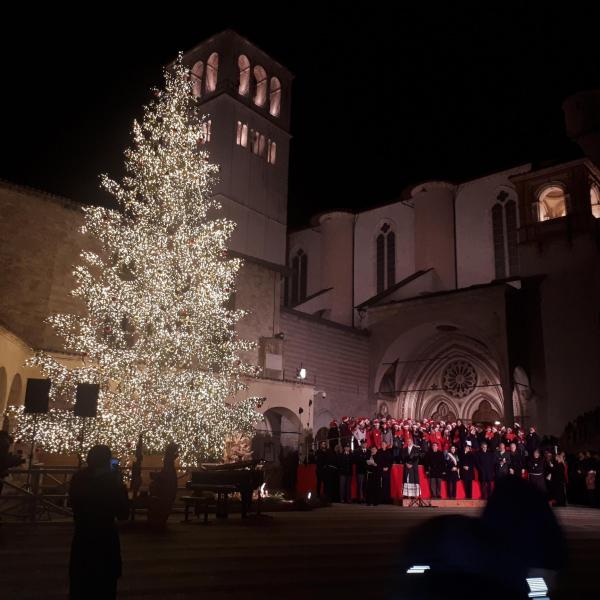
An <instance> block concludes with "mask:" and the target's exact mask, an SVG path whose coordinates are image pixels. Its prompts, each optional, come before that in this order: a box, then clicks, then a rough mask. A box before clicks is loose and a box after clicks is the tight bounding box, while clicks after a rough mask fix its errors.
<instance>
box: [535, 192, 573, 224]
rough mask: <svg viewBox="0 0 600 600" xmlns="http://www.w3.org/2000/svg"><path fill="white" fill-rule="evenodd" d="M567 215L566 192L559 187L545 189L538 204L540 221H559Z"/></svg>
mask: <svg viewBox="0 0 600 600" xmlns="http://www.w3.org/2000/svg"><path fill="white" fill-rule="evenodd" d="M566 214H567V197H566V194H565V190H564V189H563V188H562V187H560V186H558V185H551V186H548V187H546V188H544V189H543V190H542V191H541V192H540V194H539V196H538V202H537V219H538V221H549V220H551V219H559V218H560V217H564V216H565V215H566Z"/></svg>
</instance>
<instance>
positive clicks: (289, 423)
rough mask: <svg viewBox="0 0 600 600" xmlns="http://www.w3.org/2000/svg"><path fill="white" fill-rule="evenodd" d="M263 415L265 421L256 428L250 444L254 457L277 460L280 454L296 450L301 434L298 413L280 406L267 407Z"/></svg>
mask: <svg viewBox="0 0 600 600" xmlns="http://www.w3.org/2000/svg"><path fill="white" fill-rule="evenodd" d="M264 417H265V423H264V424H263V426H262V427H261V428H260V429H258V428H257V435H256V436H255V438H254V440H255V442H254V443H253V445H252V448H253V450H254V457H255V458H262V459H264V460H269V461H273V462H277V461H279V459H280V457H281V455H282V454H286V453H288V452H296V451H298V448H299V445H300V442H301V434H302V422H301V421H300V418H299V417H298V415H296V414H294V413H293V412H292V411H291V410H290V409H289V408H285V407H282V406H281V407H274V408H269V410H267V411H265V413H264ZM259 436H260V437H259Z"/></svg>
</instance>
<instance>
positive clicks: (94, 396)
mask: <svg viewBox="0 0 600 600" xmlns="http://www.w3.org/2000/svg"><path fill="white" fill-rule="evenodd" d="M99 391H100V386H99V385H98V384H96V383H78V384H77V393H76V395H75V416H76V417H95V416H96V413H97V411H98V392H99Z"/></svg>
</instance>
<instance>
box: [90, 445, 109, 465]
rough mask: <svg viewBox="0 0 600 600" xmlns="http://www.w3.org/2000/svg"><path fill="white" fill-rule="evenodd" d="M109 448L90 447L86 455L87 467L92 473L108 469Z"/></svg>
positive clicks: (102, 446)
mask: <svg viewBox="0 0 600 600" xmlns="http://www.w3.org/2000/svg"><path fill="white" fill-rule="evenodd" d="M111 458H112V455H111V452H110V448H109V447H108V446H105V445H104V444H97V445H96V446H92V447H91V448H90V450H89V452H88V455H87V466H88V467H89V468H90V469H92V470H93V471H100V470H104V469H110V459H111Z"/></svg>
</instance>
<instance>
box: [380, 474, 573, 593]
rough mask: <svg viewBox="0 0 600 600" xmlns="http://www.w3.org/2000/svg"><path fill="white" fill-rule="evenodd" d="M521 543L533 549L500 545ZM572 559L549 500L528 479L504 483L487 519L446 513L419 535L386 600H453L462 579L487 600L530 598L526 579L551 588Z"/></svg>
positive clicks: (497, 490) (505, 479)
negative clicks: (412, 570) (421, 569)
mask: <svg viewBox="0 0 600 600" xmlns="http://www.w3.org/2000/svg"><path fill="white" fill-rule="evenodd" d="M519 538H522V539H525V540H527V543H526V544H511V546H510V549H509V551H507V548H506V546H505V545H503V544H498V540H502V539H507V540H514V539H519ZM432 540H433V542H432ZM566 560H567V553H566V542H565V538H564V536H563V534H562V531H561V529H560V527H559V525H558V522H557V521H556V517H555V516H554V513H553V511H552V509H551V508H550V507H549V506H548V502H547V500H546V498H545V496H544V494H542V493H541V492H540V491H539V490H538V489H536V487H534V486H533V485H531V484H530V483H529V482H527V481H526V480H523V479H520V478H517V477H502V478H501V479H500V480H499V481H498V482H497V484H496V486H495V488H494V492H493V493H492V495H491V497H490V499H489V502H488V503H487V506H486V508H485V510H484V512H483V515H482V517H481V518H479V519H477V518H471V517H466V516H463V515H444V516H440V517H435V518H433V519H430V520H428V521H426V522H425V523H422V524H421V525H419V526H417V527H416V528H415V529H414V530H413V532H412V534H411V535H409V536H408V542H407V544H406V547H405V549H404V553H403V560H402V563H404V564H401V565H400V569H399V571H398V573H397V578H396V579H395V580H394V581H393V582H392V586H393V588H392V589H390V590H386V593H384V595H383V598H385V599H386V600H388V599H389V600H392V599H393V600H420V599H423V600H424V599H427V600H442V599H443V600H447V599H448V597H449V596H450V595H451V594H450V593H449V592H450V590H451V589H452V587H451V585H450V583H451V582H453V581H460V580H461V579H462V580H464V581H467V582H468V584H467V585H468V588H469V590H480V591H481V593H480V596H481V597H482V598H485V599H486V600H496V599H498V600H506V599H507V598H510V599H511V600H518V599H521V598H523V599H526V598H527V593H528V586H527V584H526V577H528V576H531V575H532V574H533V575H534V576H544V577H545V578H547V579H546V581H548V582H550V580H551V579H552V575H554V573H555V572H556V571H558V570H560V569H562V568H563V567H565V566H566ZM413 565H427V566H429V567H430V568H429V569H428V570H427V571H426V573H423V574H418V575H414V574H413V575H405V573H406V569H407V568H409V567H411V566H413ZM467 597H469V598H470V597H475V596H474V595H473V594H472V593H471V594H467ZM550 597H552V594H550Z"/></svg>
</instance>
